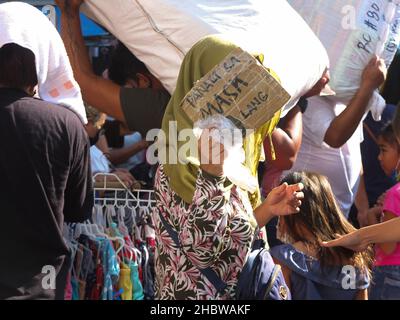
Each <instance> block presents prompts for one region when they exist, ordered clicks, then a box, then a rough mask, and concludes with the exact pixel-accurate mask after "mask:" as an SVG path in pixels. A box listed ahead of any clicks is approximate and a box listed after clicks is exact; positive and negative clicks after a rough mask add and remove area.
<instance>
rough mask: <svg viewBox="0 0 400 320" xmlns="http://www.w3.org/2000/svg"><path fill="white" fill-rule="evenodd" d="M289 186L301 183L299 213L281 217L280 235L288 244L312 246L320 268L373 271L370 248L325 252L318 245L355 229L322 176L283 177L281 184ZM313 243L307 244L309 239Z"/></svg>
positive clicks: (308, 174) (298, 174)
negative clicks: (349, 266) (357, 250)
mask: <svg viewBox="0 0 400 320" xmlns="http://www.w3.org/2000/svg"><path fill="white" fill-rule="evenodd" d="M284 182H287V183H288V184H289V185H291V184H297V183H302V184H303V185H304V190H303V192H304V201H303V204H302V206H301V209H300V212H299V213H297V214H294V215H290V216H284V217H280V219H283V222H284V231H283V233H284V234H285V235H286V236H288V238H290V240H291V242H293V243H296V242H303V243H306V244H312V245H313V246H314V247H315V248H317V250H318V252H317V258H318V260H319V261H320V263H321V266H322V268H325V267H326V266H329V265H343V264H346V263H349V261H350V263H351V264H352V265H353V266H355V267H358V268H360V269H361V270H363V269H365V268H366V267H367V270H368V272H370V270H371V268H372V262H373V261H372V255H373V251H372V248H369V249H368V250H367V251H365V252H363V253H355V252H353V251H352V250H349V249H346V248H343V247H336V248H324V247H321V245H320V243H321V242H323V241H330V240H334V239H335V234H338V235H345V234H348V233H351V232H353V231H355V230H356V229H355V228H354V227H353V226H352V225H351V224H350V223H349V222H348V221H347V219H346V218H345V216H344V215H343V213H342V212H341V210H340V209H339V206H338V204H337V202H336V200H335V197H334V195H333V192H332V188H331V186H330V184H329V182H328V179H327V178H326V177H325V176H322V175H319V174H316V173H309V172H294V173H291V174H289V175H288V176H286V177H285V178H284V179H283V181H282V183H284ZM305 233H307V234H308V235H310V236H311V238H312V240H311V241H310V239H309V237H307V236H306V234H305Z"/></svg>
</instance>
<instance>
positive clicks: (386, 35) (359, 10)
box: [288, 0, 400, 120]
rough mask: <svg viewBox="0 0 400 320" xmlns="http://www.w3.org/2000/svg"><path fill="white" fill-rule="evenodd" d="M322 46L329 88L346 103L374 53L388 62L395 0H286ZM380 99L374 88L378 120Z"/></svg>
mask: <svg viewBox="0 0 400 320" xmlns="http://www.w3.org/2000/svg"><path fill="white" fill-rule="evenodd" d="M288 2H289V3H290V4H291V5H292V6H293V8H294V9H296V10H297V12H299V14H300V15H301V16H302V17H303V18H304V20H305V21H306V22H307V23H308V24H309V25H310V27H311V28H312V29H313V30H314V32H315V33H316V34H317V36H318V37H319V39H320V40H321V41H322V43H323V44H324V46H325V47H326V49H327V51H328V54H329V58H330V63H331V69H330V72H331V83H330V86H331V88H332V89H333V90H334V91H335V92H336V96H337V99H338V101H340V102H342V103H345V104H347V103H348V102H349V101H350V100H351V98H352V97H353V96H354V94H355V92H356V91H357V89H358V88H359V86H360V82H361V75H362V71H363V70H364V67H365V66H366V65H367V64H368V62H369V60H370V59H371V58H372V56H373V55H374V54H377V55H378V56H380V57H381V58H383V59H384V60H385V62H386V65H387V66H389V65H390V63H391V62H392V61H393V58H394V56H395V54H396V51H397V47H398V45H399V42H400V32H399V31H400V29H399V28H400V6H399V3H400V1H399V0H330V1H326V0H313V1H310V0H288ZM384 107H385V101H384V99H383V98H382V97H381V96H380V95H379V93H378V91H376V92H375V94H374V97H373V99H372V100H371V102H370V108H371V111H372V113H373V116H374V118H375V119H376V120H379V118H380V116H381V113H382V112H383V109H384Z"/></svg>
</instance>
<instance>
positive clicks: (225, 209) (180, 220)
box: [153, 166, 255, 300]
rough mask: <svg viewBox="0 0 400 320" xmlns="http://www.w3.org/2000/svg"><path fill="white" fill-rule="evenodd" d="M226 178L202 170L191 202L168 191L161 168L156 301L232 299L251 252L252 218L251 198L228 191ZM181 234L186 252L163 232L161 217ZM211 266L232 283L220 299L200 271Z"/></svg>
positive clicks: (156, 218)
mask: <svg viewBox="0 0 400 320" xmlns="http://www.w3.org/2000/svg"><path fill="white" fill-rule="evenodd" d="M225 182H226V181H225V178H216V177H213V176H210V175H208V174H206V173H202V172H199V176H198V179H197V183H196V191H195V194H194V197H193V202H192V204H187V203H185V202H184V201H183V200H182V199H181V198H180V197H179V196H178V195H177V194H176V193H175V192H174V191H173V190H172V189H171V188H170V187H169V178H168V176H166V174H165V173H164V171H163V167H162V166H160V168H159V169H158V171H157V174H156V181H155V191H156V200H157V203H156V207H155V212H154V215H153V217H154V223H155V229H156V239H157V249H156V254H155V268H156V281H155V286H156V298H157V299H163V300H164V299H166V300H184V299H189V300H211V299H212V300H215V299H221V300H226V299H233V298H234V296H235V289H236V285H237V280H238V275H239V274H240V272H241V270H242V268H243V265H244V263H245V261H246V259H247V257H248V254H249V253H250V246H251V243H252V240H253V235H254V230H255V229H254V228H255V225H254V221H255V219H254V216H253V210H252V208H251V205H250V202H249V200H248V197H247V195H246V194H245V193H244V192H243V191H241V190H240V189H239V188H236V187H233V188H230V189H229V188H226V187H225V186H224V184H225ZM160 214H162V215H163V217H164V218H165V219H166V221H167V222H168V223H169V224H170V225H171V226H172V227H173V228H174V229H175V230H176V231H177V232H178V234H179V237H180V242H181V245H182V249H180V248H178V247H177V246H176V245H175V243H174V241H173V240H172V238H171V237H170V236H169V234H168V232H167V231H166V230H165V228H164V226H163V224H162V222H161V220H160V218H159V215H160ZM207 267H211V268H212V269H213V270H214V271H215V272H216V273H217V274H218V275H219V277H220V278H221V279H222V280H223V281H224V282H225V283H226V284H227V285H228V287H227V289H226V290H225V293H224V294H222V295H220V294H218V293H217V290H216V289H215V288H214V286H213V285H212V284H211V283H210V282H209V281H208V280H207V279H206V278H205V277H204V276H203V275H202V274H201V273H200V271H199V269H198V268H201V269H204V268H207Z"/></svg>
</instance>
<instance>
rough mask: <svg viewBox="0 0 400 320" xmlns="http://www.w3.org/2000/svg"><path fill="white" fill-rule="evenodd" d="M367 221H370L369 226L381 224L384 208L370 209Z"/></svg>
mask: <svg viewBox="0 0 400 320" xmlns="http://www.w3.org/2000/svg"><path fill="white" fill-rule="evenodd" d="M367 219H368V225H369V226H371V225H374V224H378V223H381V219H382V207H381V206H376V207H373V208H371V209H369V210H368V214H367Z"/></svg>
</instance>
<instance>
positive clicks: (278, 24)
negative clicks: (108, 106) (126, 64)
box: [83, 0, 329, 110]
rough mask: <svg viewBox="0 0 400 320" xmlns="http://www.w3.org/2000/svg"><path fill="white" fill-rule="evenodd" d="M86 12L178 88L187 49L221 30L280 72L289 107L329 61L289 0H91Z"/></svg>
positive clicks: (166, 82)
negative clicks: (261, 56) (288, 99)
mask: <svg viewBox="0 0 400 320" xmlns="http://www.w3.org/2000/svg"><path fill="white" fill-rule="evenodd" d="M83 11H84V12H85V13H86V14H87V15H88V16H89V17H91V18H93V19H95V20H96V21H97V22H99V23H100V24H101V25H103V26H104V27H105V28H106V29H107V30H109V31H110V32H111V33H113V34H114V35H115V36H116V37H117V38H118V39H119V40H121V41H122V42H123V43H124V44H125V45H126V46H127V47H128V48H129V49H130V50H131V51H132V52H133V53H134V54H135V55H136V56H137V57H138V58H139V59H140V60H142V61H143V62H144V63H145V64H146V66H147V67H148V68H149V70H150V71H151V72H152V73H153V74H154V75H155V76H157V77H158V78H159V79H160V80H161V82H162V83H163V84H164V86H165V87H166V89H167V90H168V91H169V92H170V93H172V92H173V91H174V89H175V86H176V80H177V77H178V74H179V68H180V65H181V63H182V60H183V58H184V56H185V54H186V53H187V52H188V51H189V50H190V48H191V47H192V46H193V45H194V44H195V43H196V42H197V41H199V40H200V39H201V38H203V37H204V36H207V35H213V34H218V35H221V36H222V37H223V38H225V39H228V40H231V41H232V42H234V43H235V44H237V45H239V46H240V47H242V49H244V50H247V51H249V52H251V53H263V54H264V56H265V62H264V64H265V65H266V66H267V67H269V68H271V69H272V70H273V71H274V72H276V73H277V75H278V76H279V78H280V80H281V82H282V85H283V87H284V88H285V89H286V90H287V91H288V93H289V94H290V95H291V96H292V99H291V100H290V101H289V103H288V104H287V106H286V108H285V109H286V110H289V109H290V108H291V107H292V106H293V105H294V104H295V103H297V100H298V99H299V97H301V96H302V95H303V94H304V93H306V92H307V91H308V90H309V89H310V88H312V87H313V86H314V84H315V83H316V82H317V81H318V80H319V79H320V78H321V76H322V74H323V72H324V70H325V68H326V67H327V66H328V64H329V60H328V56H327V53H326V50H325V48H324V47H323V46H322V44H321V42H320V41H319V40H318V38H317V37H316V36H315V34H314V33H313V32H312V30H311V29H310V28H309V27H308V26H307V24H306V23H305V22H304V21H303V19H302V18H301V17H300V16H299V15H298V14H297V13H296V12H295V10H293V9H292V8H291V7H290V5H289V4H288V3H287V1H286V0H273V1H265V0H218V1H215V0H185V1H182V0H113V1H109V0H86V1H85V5H84V7H83Z"/></svg>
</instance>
